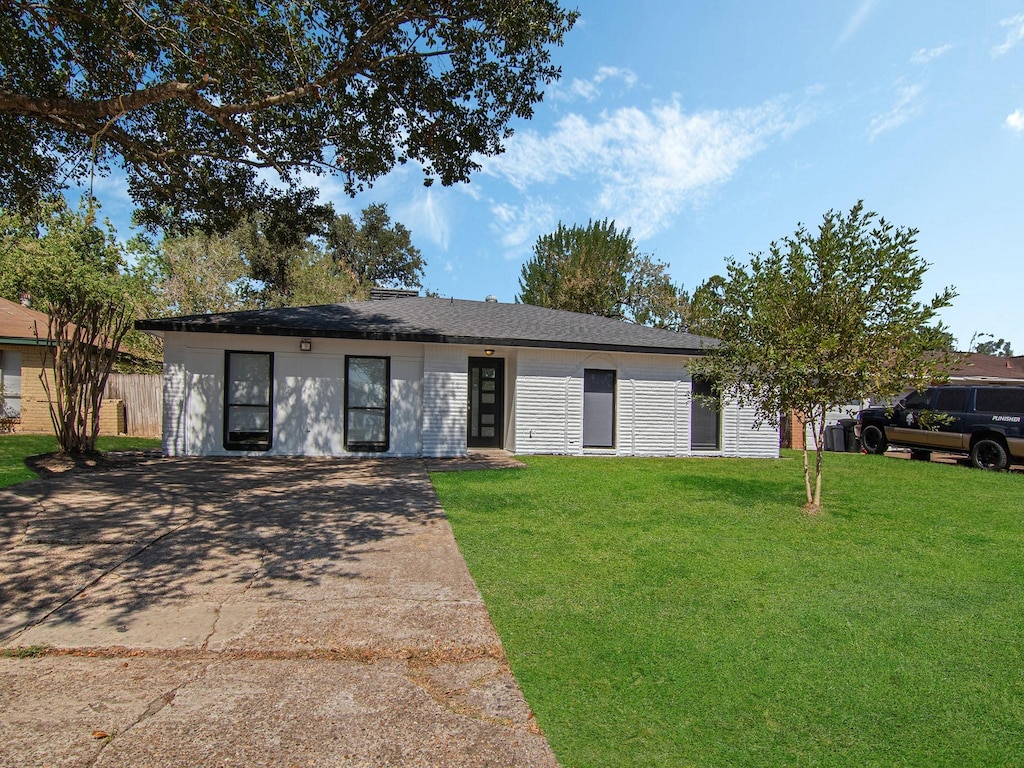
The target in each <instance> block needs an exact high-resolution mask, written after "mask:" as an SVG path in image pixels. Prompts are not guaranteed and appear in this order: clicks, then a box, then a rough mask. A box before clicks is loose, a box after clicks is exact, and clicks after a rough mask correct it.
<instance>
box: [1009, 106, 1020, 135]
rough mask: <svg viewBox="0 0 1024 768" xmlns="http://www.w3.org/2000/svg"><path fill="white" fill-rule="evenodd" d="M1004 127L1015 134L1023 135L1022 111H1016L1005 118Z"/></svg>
mask: <svg viewBox="0 0 1024 768" xmlns="http://www.w3.org/2000/svg"><path fill="white" fill-rule="evenodd" d="M1006 127H1007V128H1009V129H1010V130H1013V131H1016V132H1017V133H1024V109H1018V110H1016V111H1015V112H1011V113H1010V114H1008V115H1007V116H1006Z"/></svg>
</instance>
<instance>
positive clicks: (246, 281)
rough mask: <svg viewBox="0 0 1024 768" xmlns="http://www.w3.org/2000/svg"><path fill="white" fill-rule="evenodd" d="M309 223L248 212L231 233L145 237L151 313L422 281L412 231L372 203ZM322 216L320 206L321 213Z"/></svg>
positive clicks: (332, 297)
mask: <svg viewBox="0 0 1024 768" xmlns="http://www.w3.org/2000/svg"><path fill="white" fill-rule="evenodd" d="M331 213H332V216H331V218H330V219H327V220H324V221H323V222H322V227H321V228H320V229H318V230H315V231H307V229H306V228H305V225H306V224H308V223H309V219H308V218H307V217H306V216H305V215H304V214H302V213H301V212H300V213H299V214H297V215H296V217H295V218H293V219H291V220H290V221H289V220H288V216H287V215H285V214H284V212H283V211H277V212H273V213H271V214H267V215H262V214H256V215H254V216H252V217H248V218H245V219H243V220H242V221H241V222H240V223H239V224H238V226H237V227H236V228H235V229H234V230H233V231H232V232H230V233H228V234H224V235H219V234H207V233H203V232H193V233H192V234H190V235H187V236H184V237H177V238H173V237H172V238H166V239H164V241H163V243H162V244H161V245H160V247H155V246H153V245H151V244H148V243H146V242H145V241H143V243H142V245H141V246H140V247H139V255H138V258H137V267H136V272H137V273H138V274H139V275H140V279H142V280H144V281H145V282H147V283H148V284H149V285H150V286H151V287H152V290H151V295H153V296H154V297H156V301H155V302H154V303H153V304H152V306H150V307H149V314H150V315H152V316H160V315H168V314H172V315H191V314H204V313H208V312H233V311H238V310H244V309H256V308H261V307H279V306H304V305H310V304H332V303H337V302H342V301H348V300H351V299H355V298H362V297H365V296H366V295H368V294H369V291H370V289H371V288H373V287H376V286H392V287H395V286H407V287H412V286H419V285H420V280H421V278H422V275H423V267H424V264H425V262H424V261H423V258H422V256H421V255H420V252H419V249H417V248H416V247H415V246H414V245H413V244H412V235H411V233H410V232H409V230H408V229H407V228H406V227H405V226H403V225H402V224H401V223H399V222H395V223H394V224H392V222H391V218H390V217H389V216H388V213H387V207H386V206H385V205H381V204H375V205H370V206H368V207H367V208H366V209H364V210H363V212H362V216H361V220H360V223H359V224H358V225H357V224H356V223H355V221H353V219H352V217H351V216H349V215H347V214H345V215H342V216H333V210H332V211H331ZM317 215H318V217H319V214H317Z"/></svg>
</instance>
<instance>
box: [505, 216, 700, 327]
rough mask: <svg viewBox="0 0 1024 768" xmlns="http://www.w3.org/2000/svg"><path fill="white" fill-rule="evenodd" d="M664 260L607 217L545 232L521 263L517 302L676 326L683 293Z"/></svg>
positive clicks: (559, 226) (683, 303) (560, 226)
mask: <svg viewBox="0 0 1024 768" xmlns="http://www.w3.org/2000/svg"><path fill="white" fill-rule="evenodd" d="M665 270H666V267H665V265H664V264H662V263H660V262H657V261H654V259H653V258H651V257H650V256H648V255H646V254H642V253H640V252H639V251H638V250H637V247H636V242H635V241H634V240H633V237H632V235H631V234H630V230H629V229H626V230H624V231H621V232H620V231H619V230H617V229H616V228H615V222H613V221H612V222H610V221H608V220H607V219H605V220H603V221H598V222H595V221H590V222H588V223H587V226H586V227H580V226H573V227H566V226H565V225H564V224H559V225H558V229H557V230H556V231H555V232H553V233H551V234H548V235H542V236H541V237H539V238H538V239H537V242H536V244H535V245H534V246H533V256H532V257H531V258H530V259H529V260H528V261H527V262H526V263H525V264H524V265H523V268H522V271H521V273H520V277H519V295H518V296H517V297H516V301H519V302H522V303H523V304H532V305H534V306H538V307H552V308H554V309H564V310H568V311H570V312H582V313H584V314H589V315H600V316H602V317H614V318H617V319H623V320H632V321H634V322H637V323H641V324H643V325H654V326H659V327H676V328H678V327H679V326H680V325H681V323H682V319H681V318H682V314H681V312H682V309H681V308H682V307H684V306H685V303H686V301H685V295H683V294H681V293H680V292H679V291H678V290H677V289H676V287H675V286H674V285H673V284H672V281H671V280H670V279H669V277H668V275H667V274H666V271H665Z"/></svg>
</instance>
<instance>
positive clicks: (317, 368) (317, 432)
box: [269, 352, 345, 456]
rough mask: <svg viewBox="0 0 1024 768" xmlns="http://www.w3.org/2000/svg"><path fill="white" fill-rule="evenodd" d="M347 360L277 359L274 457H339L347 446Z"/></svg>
mask: <svg viewBox="0 0 1024 768" xmlns="http://www.w3.org/2000/svg"><path fill="white" fill-rule="evenodd" d="M344 367H345V361H344V358H339V357H338V356H336V355H325V354H319V353H316V352H277V353H275V355H274V439H273V445H272V446H271V449H270V451H269V453H271V454H277V455H285V456H294V455H305V456H337V455H340V454H343V453H344V452H345V446H344V444H343V443H344V423H343V419H344V402H345V390H344Z"/></svg>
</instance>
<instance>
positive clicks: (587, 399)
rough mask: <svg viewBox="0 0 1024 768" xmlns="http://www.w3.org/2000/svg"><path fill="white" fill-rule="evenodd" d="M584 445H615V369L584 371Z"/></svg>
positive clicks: (596, 446)
mask: <svg viewBox="0 0 1024 768" xmlns="http://www.w3.org/2000/svg"><path fill="white" fill-rule="evenodd" d="M583 447H584V448H614V447H615V371H603V370H598V369H592V368H588V369H586V370H584V371H583Z"/></svg>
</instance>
